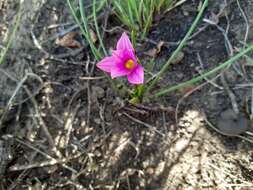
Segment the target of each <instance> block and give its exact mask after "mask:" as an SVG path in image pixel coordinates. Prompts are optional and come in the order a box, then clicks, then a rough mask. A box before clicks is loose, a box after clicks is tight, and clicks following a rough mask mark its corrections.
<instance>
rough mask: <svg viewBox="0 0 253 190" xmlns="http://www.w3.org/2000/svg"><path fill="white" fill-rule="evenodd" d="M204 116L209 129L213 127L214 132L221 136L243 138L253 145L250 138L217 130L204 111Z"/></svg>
mask: <svg viewBox="0 0 253 190" xmlns="http://www.w3.org/2000/svg"><path fill="white" fill-rule="evenodd" d="M202 115H203V117H204V120H205V122H206V123H207V125H208V126H209V127H211V128H212V129H213V130H214V131H216V132H217V133H220V134H222V135H225V136H230V137H238V138H241V139H243V140H245V141H248V142H250V143H252V144H253V140H252V139H250V138H247V137H245V136H242V135H231V134H228V133H225V132H223V131H221V130H219V129H218V128H216V127H215V126H214V125H213V124H212V123H211V122H210V121H209V120H208V119H207V117H206V114H205V112H204V111H202Z"/></svg>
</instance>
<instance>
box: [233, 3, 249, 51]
mask: <svg viewBox="0 0 253 190" xmlns="http://www.w3.org/2000/svg"><path fill="white" fill-rule="evenodd" d="M236 2H237V5H238V8H239V10H240V11H241V13H242V16H243V19H244V21H245V23H246V32H245V36H244V46H243V47H244V48H245V47H246V44H247V39H248V35H249V21H248V19H247V16H246V14H245V12H244V11H243V9H242V7H241V5H240V1H239V0H236Z"/></svg>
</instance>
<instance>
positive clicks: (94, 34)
mask: <svg viewBox="0 0 253 190" xmlns="http://www.w3.org/2000/svg"><path fill="white" fill-rule="evenodd" d="M89 32H90V37H91V40H92V42H93V43H96V42H97V41H98V37H97V35H96V33H95V32H94V31H93V30H92V29H89Z"/></svg>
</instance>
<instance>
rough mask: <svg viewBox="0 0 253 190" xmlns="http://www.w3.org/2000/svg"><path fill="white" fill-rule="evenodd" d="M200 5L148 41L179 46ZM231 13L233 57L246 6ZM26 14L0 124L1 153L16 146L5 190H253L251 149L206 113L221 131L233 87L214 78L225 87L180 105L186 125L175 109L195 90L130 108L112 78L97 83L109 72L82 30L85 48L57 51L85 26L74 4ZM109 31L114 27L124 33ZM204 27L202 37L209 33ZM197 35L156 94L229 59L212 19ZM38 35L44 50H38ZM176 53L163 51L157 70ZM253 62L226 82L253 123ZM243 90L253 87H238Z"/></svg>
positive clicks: (231, 5)
mask: <svg viewBox="0 0 253 190" xmlns="http://www.w3.org/2000/svg"><path fill="white" fill-rule="evenodd" d="M9 3H10V5H9ZM0 4H1V3H0ZM198 5H199V1H194V0H193V1H188V2H187V3H185V4H184V5H182V6H181V7H178V8H176V9H174V10H173V11H171V12H169V13H168V14H166V15H164V16H163V17H161V20H159V22H158V21H157V22H156V23H155V24H154V27H153V28H152V31H151V32H150V34H149V36H148V37H147V38H148V39H150V40H152V41H153V42H154V41H155V42H157V43H158V42H159V41H165V42H178V41H180V39H182V38H183V37H184V35H185V33H186V32H187V30H188V28H189V27H190V25H191V23H192V21H193V19H194V17H195V16H196V13H197V11H196V10H197V7H198ZM6 6H7V8H6V11H5V14H6V15H7V17H5V20H4V22H8V23H11V19H8V18H9V17H10V15H12V13H13V12H15V10H16V9H15V6H14V7H13V6H11V1H10V2H7V4H6ZM241 6H242V8H243V10H244V11H245V14H246V15H248V19H249V25H250V32H249V36H248V43H250V42H252V39H253V38H252V35H251V34H252V25H253V20H252V19H251V18H252V12H253V11H252V10H253V5H252V2H251V1H249V0H247V1H244V2H242V3H241ZM221 8H222V5H221V3H220V1H212V2H210V4H209V7H208V10H207V11H206V13H205V14H204V18H206V19H210V18H211V16H212V15H214V14H218V13H219V11H220V10H221ZM8 11H9V12H8ZM222 13H223V15H220V16H219V22H218V25H219V26H220V27H222V28H224V29H226V27H227V24H228V21H229V24H230V28H229V30H228V38H229V41H230V42H231V44H232V47H233V49H234V50H236V48H238V49H239V48H241V47H242V45H241V43H240V42H241V41H243V39H244V35H242V34H244V33H245V23H244V20H243V17H242V15H241V12H240V10H239V8H238V6H237V3H236V1H233V0H231V1H228V5H227V8H226V9H225V10H224V11H223V12H222ZM225 13H227V17H226V14H225ZM1 14H2V13H1ZM23 14H24V18H23V19H22V25H21V29H20V30H19V35H18V36H17V40H16V41H15V44H14V45H13V47H12V49H11V51H10V53H9V55H8V57H7V59H6V62H5V64H3V65H1V67H0V69H1V71H2V72H1V73H3V75H1V76H0V81H1V82H0V116H2V115H3V114H4V117H3V119H2V120H1V122H0V123H1V125H0V137H1V139H0V152H1V146H2V144H3V143H1V142H7V141H8V145H11V151H10V152H9V154H11V155H12V157H11V159H9V160H5V165H6V164H8V165H7V167H6V170H5V171H4V172H0V175H1V174H3V178H2V180H1V187H0V189H19V190H20V189H28V188H31V189H152V190H153V189H228V188H231V189H250V188H252V186H253V185H252V178H251V177H250V174H251V173H252V170H253V168H252V167H251V166H252V156H253V154H252V144H250V143H247V142H246V141H243V140H241V139H240V138H236V137H226V136H221V135H220V134H218V133H216V132H215V131H213V130H212V129H211V130H210V128H208V125H207V124H205V122H203V121H204V117H203V112H205V114H206V115H207V118H208V120H210V121H211V122H212V123H214V124H216V123H217V120H218V119H219V117H220V114H221V113H222V112H223V111H224V110H227V109H232V107H231V100H230V98H229V96H228V94H227V93H226V91H225V90H224V89H222V88H219V87H223V84H222V83H221V81H220V78H217V79H216V80H214V81H213V82H214V83H215V85H214V86H213V85H212V84H208V85H205V86H204V87H203V88H201V89H199V90H197V91H196V92H195V93H193V94H191V96H189V97H187V98H186V99H185V100H184V101H182V102H181V104H180V107H179V112H178V113H177V114H178V124H176V122H175V113H176V106H177V104H178V101H179V99H180V98H181V97H182V96H184V95H185V94H186V93H187V92H188V91H187V90H188V89H182V90H179V91H176V92H174V93H171V94H169V95H168V96H166V97H163V98H161V99H159V100H156V102H149V103H145V104H143V105H137V106H134V105H130V104H127V103H126V102H125V101H124V100H122V99H120V98H119V97H117V95H116V94H115V93H114V92H113V90H112V89H111V88H110V85H109V83H108V82H107V81H106V80H105V79H104V78H103V79H96V80H87V77H90V76H92V77H100V76H102V73H100V72H99V71H96V69H95V62H94V61H93V58H92V56H91V55H90V52H89V49H88V48H87V47H86V44H85V43H84V42H83V41H82V40H81V39H82V36H81V33H80V31H79V29H78V28H76V27H74V28H75V29H73V31H75V32H76V33H77V35H76V39H77V40H79V41H80V43H81V46H82V47H81V48H80V49H75V48H66V47H61V46H59V45H57V44H56V43H55V40H56V38H57V36H56V34H58V35H59V37H62V36H61V35H60V34H61V33H62V32H63V33H64V31H66V30H68V29H69V28H71V27H72V26H73V25H74V23H73V19H72V17H71V15H70V14H69V11H68V7H67V5H66V3H65V2H64V3H63V2H62V1H58V0H54V1H45V2H37V3H36V1H32V0H27V1H26V2H25V3H24V13H23ZM8 15H9V16H8ZM29 16H30V18H29V19H27V18H28V17H29ZM110 19H112V18H110ZM112 20H113V19H112ZM59 23H60V24H59ZM116 23H117V22H116ZM55 24H58V25H57V26H53V25H55ZM110 24H111V23H109V28H110V27H113V25H112V24H111V25H110ZM238 25H240V26H241V27H238ZM202 29H203V30H202ZM199 30H202V31H201V32H199V33H198V31H199ZM196 32H197V34H196V35H195V36H193V37H192V38H191V40H190V41H189V42H188V45H187V46H186V47H185V48H184V49H183V51H182V52H183V54H184V57H183V59H182V60H181V61H180V62H178V63H177V64H175V65H172V66H171V67H170V68H169V71H168V74H166V76H164V78H163V79H162V80H161V82H160V83H159V85H157V86H156V89H157V88H158V87H164V86H170V85H173V84H177V83H179V82H182V81H186V80H189V79H191V78H192V77H194V76H197V75H199V74H200V72H205V71H207V70H209V69H210V68H213V67H215V66H217V65H218V64H219V63H221V62H223V61H225V60H227V59H228V58H229V54H228V52H227V49H226V47H225V40H224V35H223V34H222V33H221V31H220V30H218V29H217V27H216V26H211V25H208V24H207V23H205V22H201V23H200V24H199V25H198V30H196ZM120 33H121V32H115V33H106V35H107V40H108V39H109V40H108V43H107V45H108V47H109V46H113V43H112V42H114V41H116V39H117V38H116V37H117V36H118V35H120ZM33 35H34V36H35V37H36V39H37V40H38V42H39V43H40V44H41V46H42V47H43V50H41V49H40V50H39V49H38V45H37V47H36V44H35V43H34V39H33V38H32V36H33ZM34 36H33V37H34ZM109 37H110V38H109ZM0 39H2V36H1V38H0ZM147 41H148V40H147ZM168 44H173V43H168ZM153 45H154V44H153ZM153 45H152V44H150V43H149V42H145V43H144V42H143V44H142V47H144V48H139V49H137V51H138V54H139V55H140V58H143V59H145V57H144V54H143V53H142V52H144V51H147V50H149V49H151V48H153ZM21 47H23V48H21ZM175 48H176V46H175V45H171V46H170V45H167V46H164V47H162V51H161V52H160V53H159V55H158V57H157V59H156V60H157V63H156V67H155V69H154V71H153V72H154V73H156V72H157V71H158V70H159V68H161V66H162V65H163V64H164V63H165V61H166V60H167V59H168V57H169V56H170V55H171V53H172V52H173V51H174V50H175ZM14 53H15V54H14ZM13 55H15V56H13ZM245 64H247V61H246V59H244V60H241V61H239V62H238V63H237V64H236V67H235V68H230V69H229V70H227V71H226V74H225V78H226V80H227V83H228V85H229V87H230V89H232V92H233V93H234V94H235V96H236V102H237V103H238V106H239V110H240V112H241V113H244V114H245V115H247V114H248V112H247V111H248V107H249V106H250V101H249V100H250V99H249V97H250V93H251V87H252V86H250V85H249V84H250V82H251V81H252V77H251V72H252V71H251V67H248V66H247V70H243V68H244V66H245ZM236 69H239V71H241V72H238V70H236ZM27 73H33V75H31V76H29V77H28V79H27V80H26V81H25V82H24V85H25V86H26V87H27V88H28V89H29V91H30V95H27V91H26V90H25V89H24V88H21V89H20V90H19V91H18V92H17V95H16V96H15V98H14V103H13V104H12V105H11V106H10V109H9V110H5V108H6V105H7V103H8V101H9V99H10V97H11V96H12V95H13V92H14V91H15V89H16V88H17V86H18V84H19V82H20V81H21V80H22V79H23V78H24V77H25V74H27ZM6 74H9V75H11V76H13V77H14V78H16V81H15V80H14V81H13V79H10V77H8V76H7V75H6ZM82 77H86V79H85V80H84V79H82ZM212 77H214V76H212ZM209 79H210V80H211V79H212V78H211V77H210V78H209ZM40 80H41V81H40ZM242 84H246V87H241V88H238V87H240V85H241V86H242ZM247 85H248V86H247ZM196 86H197V84H196V85H195V86H193V87H191V89H193V88H194V87H196ZM217 86H218V87H217ZM244 86H245V85H244ZM27 97H28V98H27ZM45 128H46V129H47V130H48V133H49V134H48V133H47V131H46V130H45ZM50 138H52V139H50ZM6 139H8V140H6ZM51 140H53V143H52V142H51ZM8 147H9V146H8ZM55 147H56V149H55ZM0 160H1V159H0ZM0 169H1V167H0Z"/></svg>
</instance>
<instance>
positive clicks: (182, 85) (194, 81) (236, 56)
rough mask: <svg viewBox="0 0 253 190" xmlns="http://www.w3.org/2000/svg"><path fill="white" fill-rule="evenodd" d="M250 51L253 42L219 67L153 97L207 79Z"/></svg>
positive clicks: (252, 47) (252, 48) (252, 49)
mask: <svg viewBox="0 0 253 190" xmlns="http://www.w3.org/2000/svg"><path fill="white" fill-rule="evenodd" d="M250 51H253V44H251V45H250V46H249V47H248V48H247V49H245V50H243V51H241V52H240V53H238V54H237V55H235V56H234V57H232V58H230V59H229V60H227V61H226V62H224V63H222V64H220V65H219V66H217V67H215V68H214V69H212V70H210V71H207V72H206V73H204V74H202V75H200V76H198V77H195V78H193V79H191V80H189V81H186V82H183V83H180V84H177V85H175V86H172V87H169V88H167V89H163V90H161V91H159V92H158V93H156V94H155V95H154V96H153V97H154V98H157V97H160V96H164V95H166V94H168V93H170V92H172V91H175V90H177V89H180V88H184V87H188V86H191V85H192V84H194V83H196V82H199V81H201V80H203V79H205V78H206V77H208V76H210V75H212V74H214V73H217V72H218V71H220V70H222V69H224V68H225V67H229V66H231V65H232V64H233V63H234V62H235V61H236V60H238V59H239V58H241V57H242V56H244V55H245V54H247V53H249V52H250ZM151 98H152V97H151Z"/></svg>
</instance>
